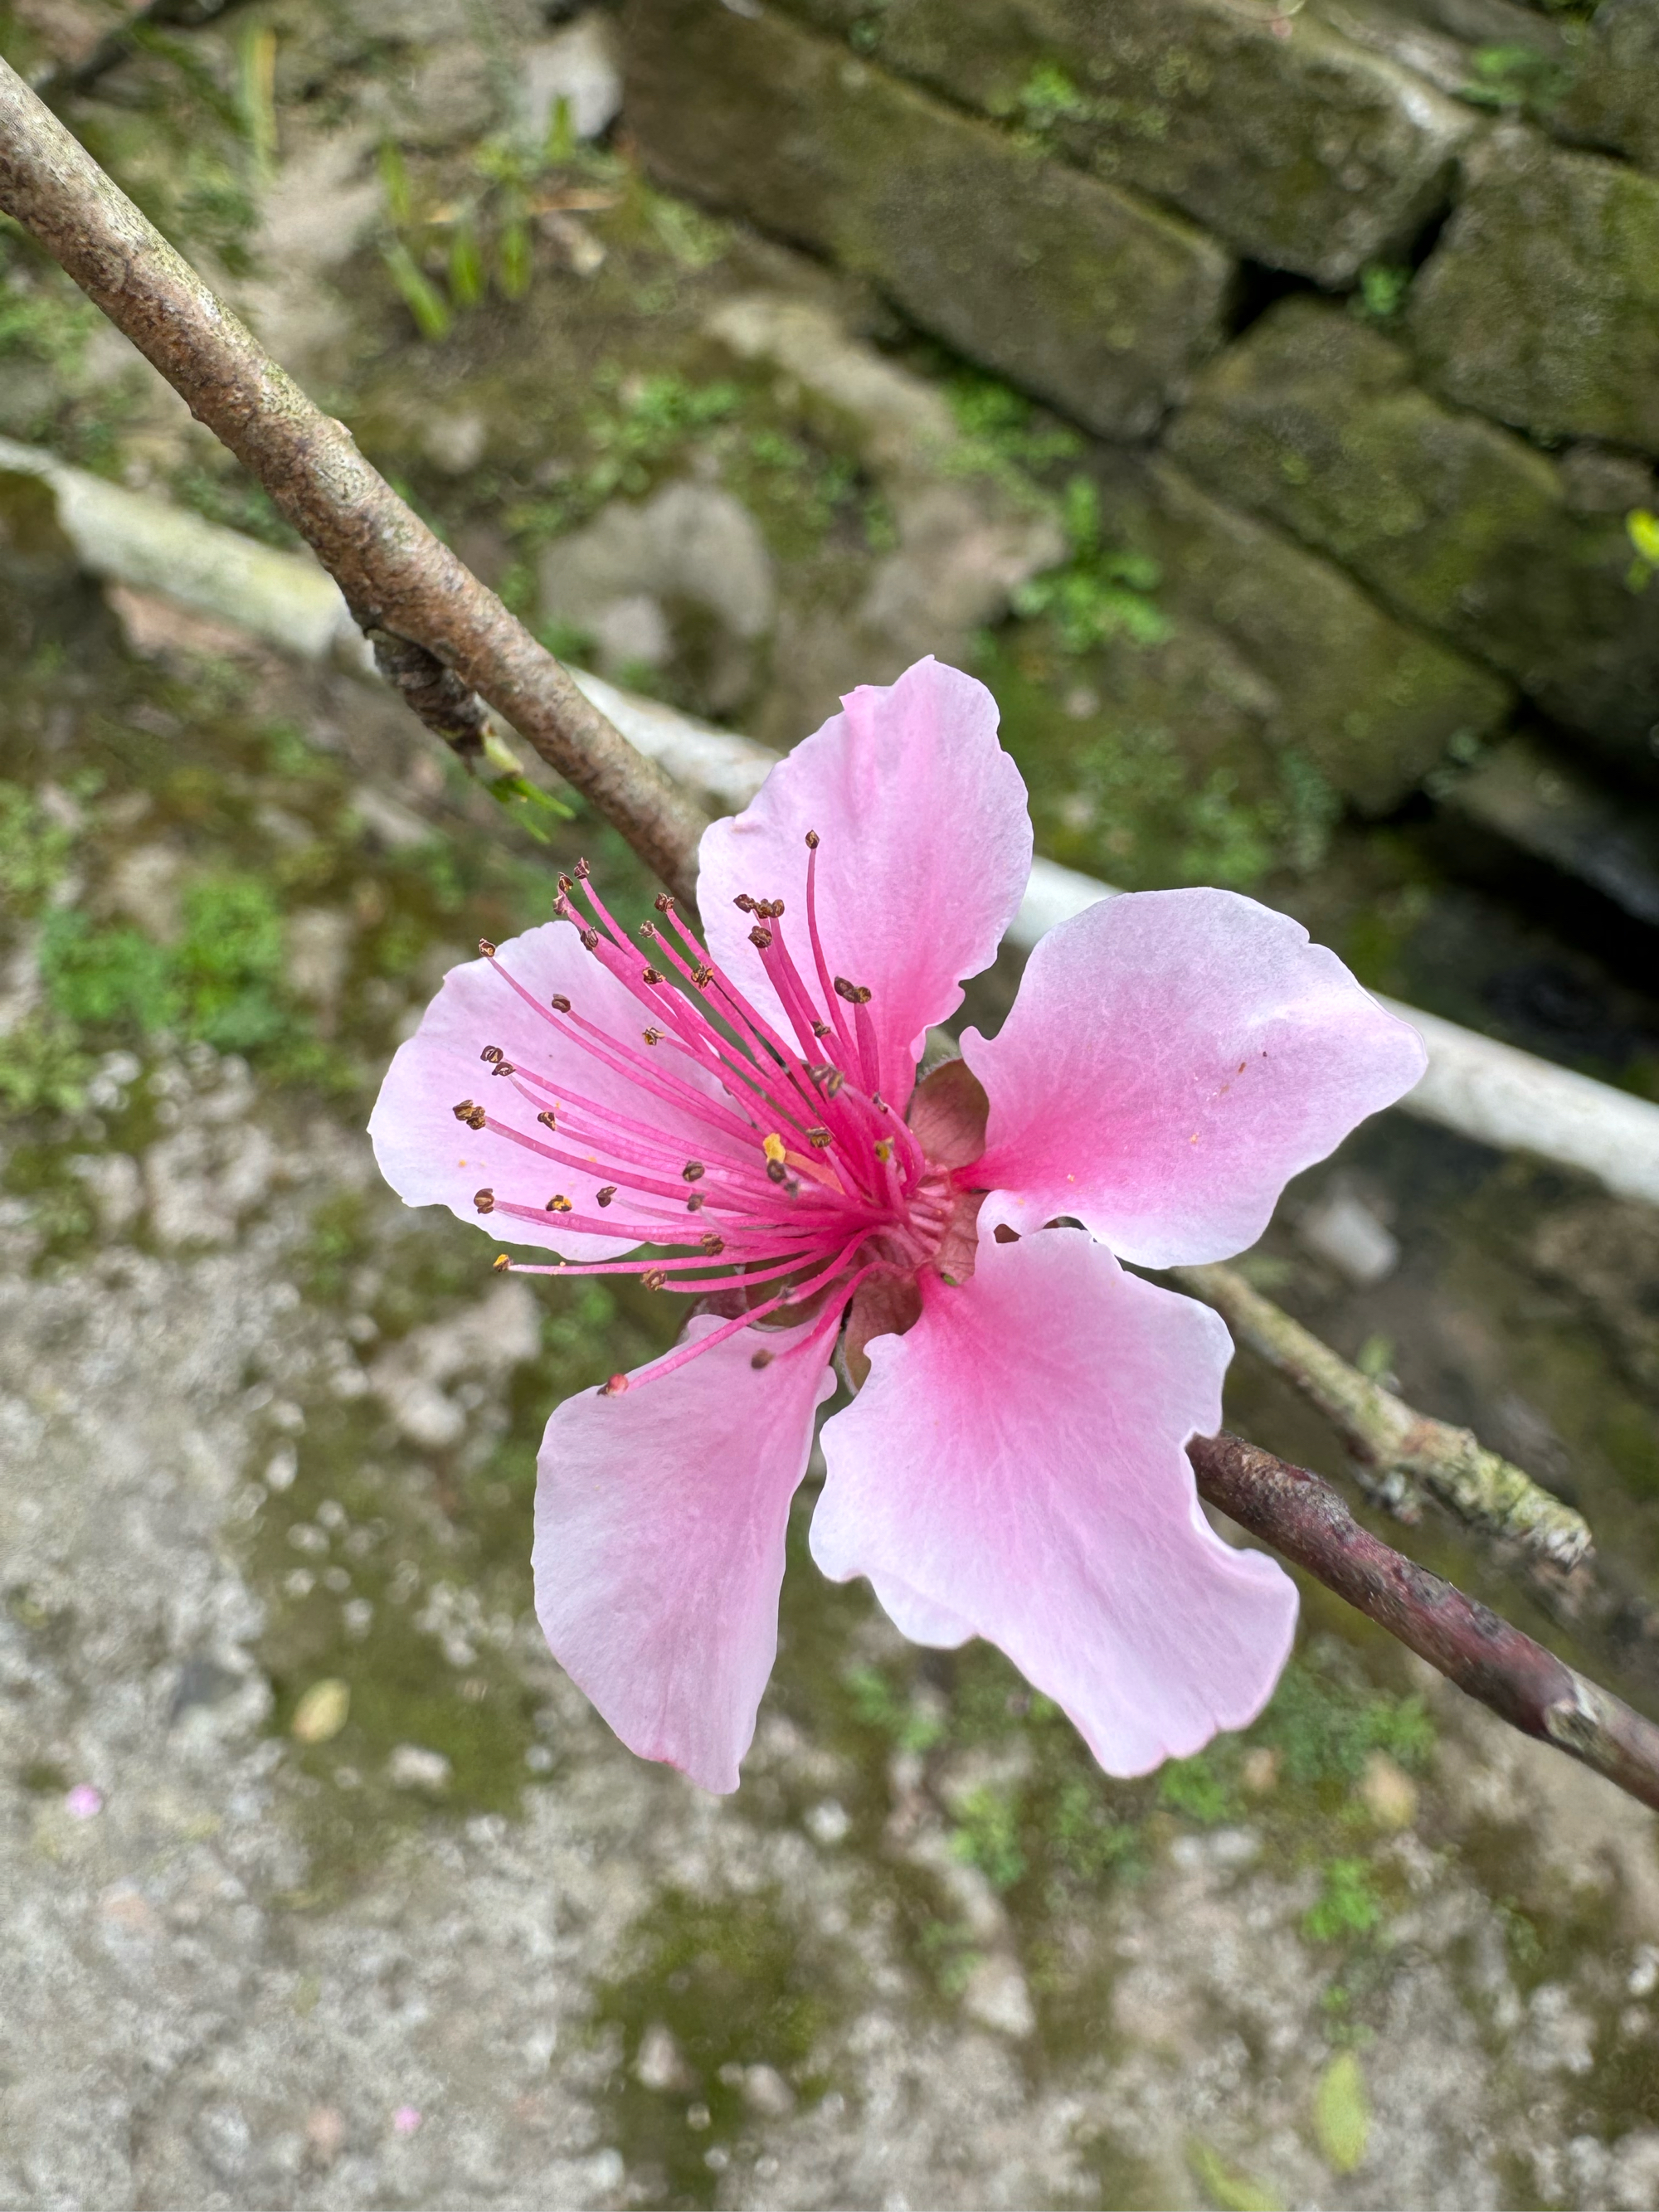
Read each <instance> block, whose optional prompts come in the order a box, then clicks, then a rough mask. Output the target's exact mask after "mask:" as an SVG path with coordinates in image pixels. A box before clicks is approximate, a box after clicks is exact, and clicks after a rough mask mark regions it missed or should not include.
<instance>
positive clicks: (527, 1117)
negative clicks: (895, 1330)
mask: <svg viewBox="0 0 1659 2212" xmlns="http://www.w3.org/2000/svg"><path fill="white" fill-rule="evenodd" d="M806 843H807V847H808V856H807V872H806V915H805V945H803V946H802V947H801V955H802V957H801V960H800V961H799V962H798V961H797V959H796V957H794V951H793V949H792V946H791V945H790V942H789V939H788V937H787V934H786V932H785V928H784V902H783V901H782V900H781V899H765V898H754V897H751V896H748V895H747V894H744V896H741V897H739V898H738V901H737V904H738V907H739V908H742V909H743V911H744V913H746V914H748V915H750V916H751V917H752V921H753V927H751V929H750V933H749V941H750V944H751V945H753V946H754V947H755V949H756V951H757V952H758V953H759V955H760V958H761V962H762V965H763V969H764V970H765V973H766V976H767V979H768V981H769V983H770V984H771V986H772V988H773V990H774V992H775V994H776V998H777V1001H778V1005H779V1006H780V1007H781V1009H782V1012H783V1017H784V1027H783V1028H782V1029H780V1028H778V1027H775V1025H774V1024H773V1023H772V1022H771V1021H770V1020H769V1018H767V1016H766V1015H765V1014H764V1013H763V1012H761V1011H760V1010H759V1009H758V1008H757V1007H756V1006H754V1005H753V1004H752V1003H751V1001H750V1000H749V999H748V998H747V997H745V996H744V994H743V993H742V992H741V991H740V990H738V987H737V986H736V985H735V984H734V983H733V982H732V980H731V978H730V977H729V976H728V975H726V974H725V973H724V972H723V970H722V969H720V968H719V967H718V966H717V965H716V963H714V961H713V960H711V959H710V957H709V955H708V950H707V948H706V947H705V946H704V945H702V942H701V941H700V940H699V939H698V938H697V936H696V933H694V932H693V931H692V930H691V929H690V927H689V926H688V925H687V923H686V922H685V921H684V919H683V918H682V917H681V916H680V915H679V914H678V912H677V911H676V908H675V905H674V902H673V900H672V899H671V897H669V896H666V895H664V896H662V897H660V898H659V899H658V900H657V902H656V906H657V912H658V915H659V917H660V920H659V921H654V922H653V921H647V922H646V923H644V924H643V925H642V926H641V931H640V935H641V938H642V939H644V941H645V944H646V946H647V950H646V951H645V953H644V954H643V955H642V954H641V951H640V950H639V948H638V946H636V945H635V944H634V943H633V942H632V941H630V939H629V938H628V937H627V936H626V934H625V933H623V929H622V927H621V926H620V925H619V924H618V923H617V921H616V920H615V919H614V917H613V916H612V915H611V913H610V912H609V910H608V909H607V908H606V907H605V903H604V902H603V900H602V899H601V898H600V897H599V893H598V892H597V891H596V890H594V889H593V887H592V881H591V879H590V876H589V872H588V868H587V864H586V861H580V862H578V864H577V866H576V870H575V873H574V877H572V876H562V877H561V878H559V895H558V898H557V900H556V904H555V908H554V912H555V915H556V918H557V919H558V920H560V921H567V922H568V923H570V924H571V926H572V927H574V928H575V929H576V930H577V931H578V932H579V933H580V939H581V942H582V944H583V945H584V946H585V947H586V950H587V951H588V952H589V953H590V954H591V955H592V957H593V958H594V959H595V960H597V961H598V962H599V963H600V965H601V966H603V967H604V968H605V969H608V970H609V971H610V973H611V975H612V976H614V977H615V978H616V980H617V981H618V982H619V983H621V984H622V985H623V987H624V988H625V989H626V990H627V991H628V992H629V994H630V995H631V996H632V997H633V998H634V999H635V1000H636V1001H637V1003H638V1005H639V1006H640V1008H641V1013H642V1015H643V1016H644V1017H645V1018H644V1021H643V1024H642V1026H641V1030H640V1032H639V1041H638V1042H634V1041H633V1040H632V1039H629V1038H623V1037H620V1036H616V1035H615V1034H613V1033H612V1030H611V1029H610V1028H605V1027H601V1026H600V1025H599V1024H596V1023H594V1022H593V1021H592V1020H590V1019H588V1018H586V1016H585V1015H584V1014H583V1012H582V1011H581V1009H580V1006H578V1005H576V1004H575V1003H574V1002H573V1000H570V999H568V998H566V997H565V996H563V995H562V994H560V995H559V996H557V997H556V998H554V999H553V1000H551V1001H550V1003H549V1004H547V1005H546V1006H544V1005H543V1004H542V1002H541V1001H540V1000H538V999H537V998H536V997H535V996H534V994H532V992H530V991H529V990H527V989H526V987H525V986H524V985H523V984H522V983H521V982H520V981H519V980H518V979H517V978H516V977H515V976H513V975H512V974H511V973H510V972H509V971H508V970H507V968H505V967H504V966H503V965H502V963H501V961H500V960H499V959H498V958H497V957H496V955H495V947H494V945H488V944H486V945H481V946H480V947H479V950H480V951H482V952H483V955H484V957H485V958H486V959H488V960H489V962H490V963H491V965H492V966H493V967H494V968H495V972H496V974H497V975H499V976H500V977H501V980H502V981H503V982H504V983H505V984H506V985H507V987H508V988H510V989H511V990H513V992H515V993H516V994H518V996H519V997H520V999H521V1000H524V1001H525V1002H526V1004H527V1005H529V1006H533V1007H534V1008H535V1010H536V1012H537V1013H538V1015H540V1016H541V1017H542V1018H544V1020H545V1021H547V1022H548V1023H549V1024H550V1026H551V1027H552V1029H553V1030H555V1031H556V1034H557V1035H558V1036H559V1037H560V1038H561V1039H562V1041H563V1042H564V1043H565V1044H566V1045H567V1046H574V1047H575V1048H577V1050H578V1051H579V1052H580V1053H581V1054H585V1055H586V1057H588V1058H589V1059H591V1060H592V1061H593V1062H594V1063H595V1064H596V1065H597V1066H600V1067H604V1068H606V1069H608V1070H610V1071H611V1073H612V1074H620V1075H622V1076H623V1077H625V1078H626V1079H628V1080H629V1082H630V1083H631V1084H632V1085H634V1086H635V1088H636V1090H637V1092H638V1113H637V1115H631V1114H627V1113H623V1112H621V1111H619V1110H618V1109H617V1108H616V1107H614V1106H612V1105H608V1104H604V1103H599V1102H598V1101H596V1100H594V1099H592V1097H587V1096H586V1095H585V1094H584V1093H583V1092H581V1091H578V1090H574V1089H571V1088H568V1087H567V1086H566V1085H563V1084H562V1083H556V1082H555V1081H554V1080H553V1079H551V1078H550V1077H548V1076H545V1075H544V1074H542V1073H539V1072H538V1070H537V1069H535V1068H533V1067H530V1066H516V1065H514V1064H513V1062H511V1061H509V1060H507V1058H506V1057H505V1055H504V1054H503V1053H502V1052H501V1049H500V1048H499V1047H498V1046H495V1045H486V1046H484V1048H483V1052H482V1054H481V1057H482V1058H483V1060H484V1061H485V1063H486V1064H487V1065H488V1066H489V1069H490V1073H491V1075H492V1077H493V1078H495V1079H500V1080H501V1081H502V1082H504V1084H505V1085H506V1086H507V1090H506V1093H505V1095H503V1094H501V1093H495V1097H499V1098H501V1099H502V1103H503V1104H505V1103H506V1100H507V1099H508V1098H511V1099H513V1101H514V1104H515V1107H516V1109H517V1110H514V1109H512V1108H509V1109H508V1110H507V1112H505V1113H501V1114H498V1113H497V1112H496V1111H495V1107H494V1104H493V1103H492V1105H491V1106H490V1107H485V1106H483V1105H482V1104H475V1103H474V1102H473V1101H472V1100H471V1099H463V1100H462V1101H461V1102H460V1103H459V1104H458V1105H457V1106H456V1107H455V1109H454V1112H455V1115H456V1117H457V1119H458V1120H461V1121H465V1122H467V1123H468V1124H469V1125H470V1126H471V1127H474V1128H483V1127H488V1128H490V1129H492V1130H495V1132H496V1133H498V1134H500V1135H502V1136H505V1137H507V1138H509V1139H512V1141H513V1143H515V1144H517V1145H519V1146H521V1147H522V1148H523V1149H524V1151H525V1153H526V1170H528V1169H529V1167H530V1165H531V1164H532V1159H539V1160H540V1161H541V1162H542V1163H544V1164H545V1165H546V1166H548V1167H550V1168H551V1167H557V1166H563V1167H568V1168H572V1169H578V1170H581V1171H582V1173H583V1174H585V1175H587V1176H593V1175H598V1176H599V1177H600V1178H601V1179H602V1186H601V1188H599V1191H598V1192H597V1193H596V1194H595V1197H594V1200H593V1204H594V1206H595V1207H596V1208H597V1209H598V1210H597V1211H594V1212H588V1211H586V1210H583V1209H579V1208H578V1206H576V1204H575V1202H574V1200H572V1199H570V1198H569V1197H568V1196H567V1195H566V1194H564V1193H562V1192H560V1191H556V1192H555V1193H554V1194H552V1196H550V1198H548V1199H546V1200H544V1201H542V1202H541V1203H539V1204H537V1203H534V1202H530V1201H527V1200H525V1199H522V1198H520V1197H518V1196H516V1195H513V1194H507V1193H500V1194H498V1193H497V1192H495V1190H493V1189H492V1190H481V1191H480V1192H479V1193H478V1194H477V1200H475V1203H476V1204H477V1208H478V1210H479V1212H482V1213H489V1214H501V1215H503V1216H505V1217H507V1218H516V1219H519V1220H523V1221H534V1222H537V1223H538V1224H543V1225H544V1224H545V1222H546V1218H547V1216H548V1215H549V1214H550V1213H555V1214H557V1215H559V1216H560V1217H561V1220H562V1225H563V1226H564V1227H566V1228H568V1229H569V1230H571V1231H579V1232H580V1233H582V1234H585V1235H589V1236H598V1237H617V1238H623V1239H630V1240H633V1241H635V1242H637V1243H640V1244H644V1245H650V1246H652V1247H653V1248H657V1249H656V1251H655V1253H654V1255H652V1256H635V1257H633V1258H629V1259H623V1260H600V1261H572V1262H566V1261H556V1262H554V1263H553V1264H552V1265H551V1266H548V1267H526V1266H524V1265H523V1263H520V1262H518V1261H509V1260H508V1258H507V1255H506V1254H505V1253H503V1254H502V1255H501V1257H500V1258H499V1259H498V1260H497V1261H496V1262H495V1265H496V1267H497V1268H498V1269H506V1268H507V1267H512V1268H513V1270H514V1271H515V1272H519V1273H535V1274H554V1273H556V1274H574V1275H594V1274H636V1275H639V1276H640V1277H641V1279H643V1280H644V1282H645V1283H646V1285H647V1287H648V1288H650V1289H653V1290H672V1291H679V1292H681V1293H683V1294H684V1295H686V1296H689V1297H701V1298H704V1299H707V1300H709V1301H710V1302H711V1303H712V1304H714V1306H715V1309H716V1310H718V1311H719V1312H720V1313H721V1314H723V1315H725V1316H726V1320H725V1321H724V1322H723V1324H722V1326H721V1327H720V1328H717V1329H714V1330H711V1331H709V1332H708V1334H704V1335H702V1336H700V1337H698V1338H697V1339H696V1340H695V1341H693V1342H691V1343H689V1344H684V1345H682V1346H679V1347H678V1350H677V1351H675V1352H671V1353H670V1354H669V1355H668V1356H667V1357H666V1358H665V1359H663V1360H660V1361H659V1362H658V1363H657V1364H656V1365H655V1366H654V1367H653V1369H652V1370H650V1373H651V1376H659V1375H663V1374H665V1373H669V1372H671V1370H672V1369H673V1368H675V1367H678V1366H679V1365H681V1364H684V1361H685V1360H687V1359H690V1358H694V1357H695V1356H696V1354H697V1353H698V1352H703V1351H707V1350H708V1349H709V1348H710V1347H711V1346H713V1345H714V1344H716V1343H719V1342H721V1341H722V1340H724V1339H725V1338H726V1337H728V1336H730V1335H732V1334H735V1333H736V1332H737V1331H738V1330H739V1329H742V1328H749V1327H750V1326H752V1325H753V1324H754V1323H755V1322H759V1321H762V1320H764V1319H766V1318H768V1317H769V1316H777V1317H778V1319H779V1320H780V1321H786V1320H787V1321H792V1322H793V1321H816V1323H817V1326H815V1327H814V1328H812V1330H811V1335H810V1337H809V1338H806V1339H804V1340H798V1342H797V1344H796V1346H793V1347H792V1351H793V1350H805V1348H806V1346H807V1344H809V1343H816V1342H819V1341H821V1340H822V1338H823V1336H824V1335H825V1334H829V1332H830V1331H831V1330H832V1329H834V1328H836V1327H837V1326H838V1325H839V1322H840V1318H841V1315H842V1311H843V1310H844V1308H845V1306H846V1304H847V1301H848V1297H851V1295H852V1294H853V1292H854V1291H855V1290H856V1289H857V1287H858V1286H859V1285H860V1283H862V1282H864V1281H865V1280H866V1279H870V1278H872V1277H876V1278H882V1277H886V1278H888V1279H895V1278H905V1279H912V1280H913V1279H915V1275H916V1274H917V1273H919V1271H920V1270H921V1269H922V1268H923V1267H927V1266H928V1265H929V1264H930V1263H931V1262H933V1261H935V1259H936V1258H937V1257H938V1255H939V1252H940V1249H941V1246H942V1244H943V1243H944V1242H945V1237H946V1235H947V1231H949V1229H950V1225H951V1218H952V1214H953V1211H955V1210H956V1209H957V1205H958V1194H957V1189H956V1188H955V1185H954V1181H953V1178H952V1176H951V1173H950V1171H949V1170H944V1169H941V1168H939V1167H938V1166H936V1165H934V1164H932V1163H930V1161H929V1160H928V1159H927V1156H926V1154H925V1152H924V1150H923V1147H922V1145H921V1141H920V1140H919V1139H918V1138H917V1136H916V1134H915V1132H914V1131H913V1130H911V1129H910V1128H909V1127H908V1126H907V1125H906V1123H905V1121H904V1120H903V1118H902V1115H898V1114H896V1113H895V1112H894V1111H893V1109H891V1107H890V1105H889V1104H888V1103H887V1101H886V1100H885V1099H884V1097H882V1095H881V1091H880V1087H879V1085H880V1074H881V1070H880V1055H879V1049H878V1038H877V1035H876V1030H875V1027H874V1024H873V1023H872V1020H871V1018H870V1012H869V1006H870V995H871V994H870V992H869V989H868V988H867V987H866V986H864V985H861V984H858V983H854V982H852V981H848V978H847V977H846V976H844V975H835V974H833V973H832V971H831V969H830V967H829V962H828V960H827V958H826V957H825V954H824V951H823V943H822V940H821V938H820V935H819V932H818V925H817V848H818V839H817V836H816V834H814V833H811V832H809V833H808V836H807V839H806ZM584 903H585V905H586V908H587V909H588V911H587V912H586V913H584V912H583V911H582V905H583V904H584ZM491 1088H492V1091H493V1085H492V1086H491ZM653 1106H655V1107H660V1106H667V1107H670V1108H671V1109H672V1110H673V1121H674V1127H672V1128H671V1129H670V1128H665V1127H664V1126H663V1123H662V1117H661V1115H660V1113H659V1112H654V1113H653ZM688 1123H689V1124H690V1125H691V1126H692V1127H694V1128H695V1129H696V1131H697V1135H696V1153H695V1155H694V1156H691V1157H688V1156H687V1153H686V1152H685V1150H684V1143H685V1136H684V1132H685V1129H686V1127H687V1125H688ZM772 1356H773V1355H772V1354H771V1353H770V1352H757V1353H756V1355H755V1358H756V1362H757V1364H761V1365H764V1364H767V1363H768V1361H769V1359H770V1358H771V1357H772ZM786 1356H787V1355H786ZM647 1379H648V1378H647ZM626 1387H627V1383H626V1378H624V1377H623V1376H612V1377H611V1382H610V1383H608V1384H607V1385H606V1389H607V1390H608V1391H609V1392H610V1393H611V1395H615V1394H616V1393H617V1392H618V1391H619V1390H621V1389H624V1388H626Z"/></svg>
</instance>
